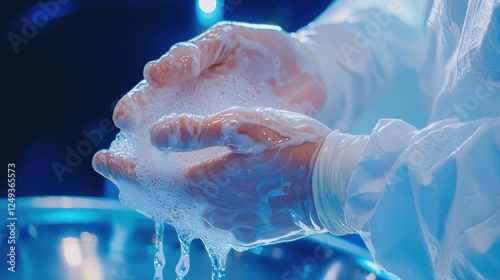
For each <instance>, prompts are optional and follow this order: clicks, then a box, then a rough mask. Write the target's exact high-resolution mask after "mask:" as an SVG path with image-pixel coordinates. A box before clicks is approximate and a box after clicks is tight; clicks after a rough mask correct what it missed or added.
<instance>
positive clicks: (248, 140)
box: [150, 107, 288, 153]
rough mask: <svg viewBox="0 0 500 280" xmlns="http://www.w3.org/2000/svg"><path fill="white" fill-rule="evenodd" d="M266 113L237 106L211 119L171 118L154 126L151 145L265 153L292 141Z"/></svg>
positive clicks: (171, 148) (187, 115)
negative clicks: (217, 148)
mask: <svg viewBox="0 0 500 280" xmlns="http://www.w3.org/2000/svg"><path fill="white" fill-rule="evenodd" d="M268 110H269V109H266V112H267V111H268ZM266 112H264V111H262V110H260V109H256V110H251V109H244V108H240V107H233V108H230V109H228V110H224V111H222V112H219V113H216V114H213V115H210V116H207V117H203V116H197V115H190V114H182V115H170V116H168V117H164V118H163V119H161V120H160V121H159V122H157V123H156V124H155V125H153V127H152V128H151V131H150V137H151V143H152V144H153V145H154V146H156V147H157V148H159V149H170V150H174V151H190V150H197V149H203V148H208V147H214V146H225V147H228V148H230V149H231V150H232V151H233V152H236V153H257V152H262V151H264V150H267V149H271V148H273V147H275V145H276V144H279V143H282V142H284V141H287V140H288V137H286V136H283V135H281V134H280V133H279V132H278V131H277V130H276V129H274V127H275V125H276V123H275V122H274V121H273V120H272V119H271V118H270V117H269V114H265V113H266ZM267 113H269V112H267Z"/></svg>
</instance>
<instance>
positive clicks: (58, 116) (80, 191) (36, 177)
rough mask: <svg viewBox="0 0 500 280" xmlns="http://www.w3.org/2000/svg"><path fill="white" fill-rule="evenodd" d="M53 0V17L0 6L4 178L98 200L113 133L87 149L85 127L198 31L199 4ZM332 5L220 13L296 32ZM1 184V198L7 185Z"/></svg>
mask: <svg viewBox="0 0 500 280" xmlns="http://www.w3.org/2000/svg"><path fill="white" fill-rule="evenodd" d="M59 1H60V3H59V4H57V6H58V9H57V11H56V12H54V13H53V14H52V15H51V14H50V13H48V12H46V11H45V12H44V11H43V9H42V5H41V4H40V3H46V2H51V1H47V0H43V1H40V2H39V1H9V2H7V3H10V4H8V5H10V6H6V7H5V4H4V7H3V8H2V9H1V10H2V12H1V13H2V17H1V19H0V20H1V25H0V26H1V29H0V30H1V33H0V35H1V36H2V37H1V38H2V40H1V53H2V59H1V73H0V74H1V75H0V77H1V83H0V87H1V97H2V105H3V106H2V112H1V114H2V116H1V119H2V121H3V122H4V126H3V131H2V133H1V135H2V136H1V137H0V139H1V147H2V156H1V160H2V166H5V168H4V170H5V171H4V172H2V173H4V174H2V178H3V179H2V180H3V182H6V173H7V172H6V169H7V168H6V167H7V165H6V164H7V163H8V162H14V163H15V164H16V166H17V167H16V173H17V188H16V192H17V196H32V195H86V196H102V195H103V178H102V177H101V176H99V175H98V174H97V173H95V172H94V171H93V169H92V166H91V158H92V155H93V154H94V153H95V152H96V151H97V150H99V149H102V148H105V147H108V146H109V143H110V142H111V141H112V140H113V138H114V136H115V134H116V133H117V132H118V130H117V129H116V128H114V127H112V128H110V129H109V130H108V131H107V132H106V133H103V139H102V140H101V139H100V137H97V136H98V135H94V137H95V140H96V141H94V143H92V144H91V145H90V146H89V145H88V143H89V142H90V141H89V140H88V136H86V135H85V131H87V132H96V131H95V129H99V130H101V132H102V129H100V128H99V122H100V121H101V120H102V119H107V120H109V119H110V118H111V114H112V108H113V105H114V102H116V101H117V100H118V99H119V98H120V97H121V96H122V95H123V94H125V93H126V92H127V91H128V90H129V89H130V88H132V87H133V86H134V85H135V84H136V83H137V82H138V81H140V80H141V79H142V69H143V66H144V64H146V62H148V61H150V60H153V59H156V58H158V57H160V56H161V55H162V54H163V53H165V52H166V51H167V50H168V49H169V48H170V46H171V45H172V44H174V43H176V42H179V41H184V40H187V39H189V38H191V37H193V36H195V35H197V34H199V32H200V31H201V30H202V28H201V27H200V26H199V24H198V23H197V20H196V16H195V0H142V1H140V0H134V1H132V0H120V1H118V0H115V1H97V0H86V1H84V0H64V1H63V0H59ZM13 2H15V3H13ZM52 2H53V3H55V1H52ZM66 2H67V3H66ZM329 3H330V1H329V0H315V1H303V0H300V1H299V0H273V1H269V0H266V1H264V0H258V1H256V0H226V6H227V7H228V8H227V9H226V10H225V12H224V18H225V19H227V20H236V21H246V22H252V23H266V24H268V23H270V24H277V25H280V26H282V27H283V28H284V29H285V30H287V31H295V30H297V29H299V28H300V27H302V26H304V25H306V24H307V23H309V22H310V21H311V20H313V19H314V18H315V17H316V16H317V15H319V14H320V13H321V12H322V11H323V10H324V9H325V8H326V7H327V6H328V4H329ZM40 12H42V13H45V14H49V16H50V20H49V21H48V22H47V23H45V25H43V26H40V27H37V28H36V29H37V30H36V31H34V32H32V34H29V35H30V36H32V38H27V37H30V36H27V37H24V36H23V37H24V38H25V39H27V41H28V42H26V43H25V42H23V43H19V45H18V46H17V49H18V50H17V53H16V50H15V47H13V46H12V44H11V42H10V41H9V36H11V37H12V36H13V35H12V33H14V34H17V35H20V36H21V35H23V26H25V25H26V23H25V21H26V20H28V21H30V22H31V23H37V20H38V23H39V24H40V25H42V23H43V22H41V21H40V20H43V18H40V17H39V16H37V13H38V14H40ZM25 31H26V30H25ZM28 31H29V30H28ZM26 32H27V31H26ZM28 33H29V32H28ZM28 33H26V34H28ZM9 34H10V35H9ZM91 134H92V133H91ZM97 140H99V141H97ZM84 142H86V143H84ZM88 147H90V150H89V149H85V148H88ZM78 149H80V153H79V152H78ZM72 151H74V152H72ZM68 154H73V156H70V161H71V163H72V165H73V166H74V167H73V166H70V165H68V162H67V159H66V157H67V156H68ZM75 154H76V155H78V156H80V157H75V156H74V155H75ZM54 166H57V168H59V173H60V176H59V178H58V176H57V174H56V172H55V171H54ZM61 166H66V167H65V168H66V169H65V170H63V169H61V168H62V167H61ZM70 170H71V172H69V171H70ZM64 171H68V172H64ZM1 186H2V191H1V195H2V197H5V195H6V183H2V184H1Z"/></svg>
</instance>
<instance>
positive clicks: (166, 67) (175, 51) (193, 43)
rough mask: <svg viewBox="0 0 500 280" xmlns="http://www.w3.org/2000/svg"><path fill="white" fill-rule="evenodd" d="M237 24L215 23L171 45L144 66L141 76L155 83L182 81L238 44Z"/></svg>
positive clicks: (192, 76)
mask: <svg viewBox="0 0 500 280" xmlns="http://www.w3.org/2000/svg"><path fill="white" fill-rule="evenodd" d="M238 29H239V27H238V26H236V25H234V24H230V23H220V24H216V25H214V26H213V27H211V28H210V29H209V30H207V31H206V32H205V33H203V34H201V35H200V36H198V37H196V38H194V39H192V40H190V41H189V42H186V43H179V44H176V45H174V46H173V47H172V48H171V49H170V50H169V51H168V52H167V53H166V54H165V55H164V56H162V57H161V58H159V59H158V60H155V61H151V62H149V63H148V64H146V66H145V67H144V78H145V79H146V81H147V82H148V83H149V84H151V85H152V86H155V87H164V86H170V85H175V84H178V83H182V82H184V81H187V80H190V79H193V78H195V77H197V76H199V75H200V73H202V72H203V71H205V70H206V69H208V68H209V67H211V66H212V65H215V64H218V63H220V62H222V61H224V60H225V59H226V58H227V57H228V55H229V54H230V53H231V52H232V51H233V50H234V49H235V48H236V47H237V45H238V44H237V40H236V37H237V36H235V35H234V34H235V33H236V32H237V30H238Z"/></svg>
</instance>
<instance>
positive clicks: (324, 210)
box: [312, 130, 368, 235]
mask: <svg viewBox="0 0 500 280" xmlns="http://www.w3.org/2000/svg"><path fill="white" fill-rule="evenodd" d="M367 141H368V136H367V135H350V134H344V133H340V132H339V131H338V130H335V131H332V132H331V133H330V134H329V135H328V136H327V138H326V139H325V142H324V143H323V145H322V147H321V149H320V151H319V153H318V156H317V158H316V161H315V164H314V169H313V177H312V192H313V199H314V204H315V207H316V213H317V215H318V218H319V221H320V222H321V224H322V225H323V226H324V227H325V228H326V229H327V230H328V231H329V232H331V233H333V234H335V235H344V234H348V233H353V232H355V230H354V229H352V228H351V226H350V225H349V222H348V221H347V218H346V215H345V210H344V206H345V200H346V195H347V186H348V184H349V180H350V178H351V174H352V172H353V171H354V167H355V166H356V164H357V162H358V160H359V158H360V156H361V153H362V152H363V150H364V147H365V145H366V143H367Z"/></svg>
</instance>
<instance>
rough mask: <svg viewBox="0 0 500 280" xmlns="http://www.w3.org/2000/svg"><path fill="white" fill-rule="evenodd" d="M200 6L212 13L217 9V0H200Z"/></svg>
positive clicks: (207, 12)
mask: <svg viewBox="0 0 500 280" xmlns="http://www.w3.org/2000/svg"><path fill="white" fill-rule="evenodd" d="M198 7H200V10H201V11H202V12H204V13H206V14H211V13H213V12H215V10H216V9H217V0H198Z"/></svg>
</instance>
